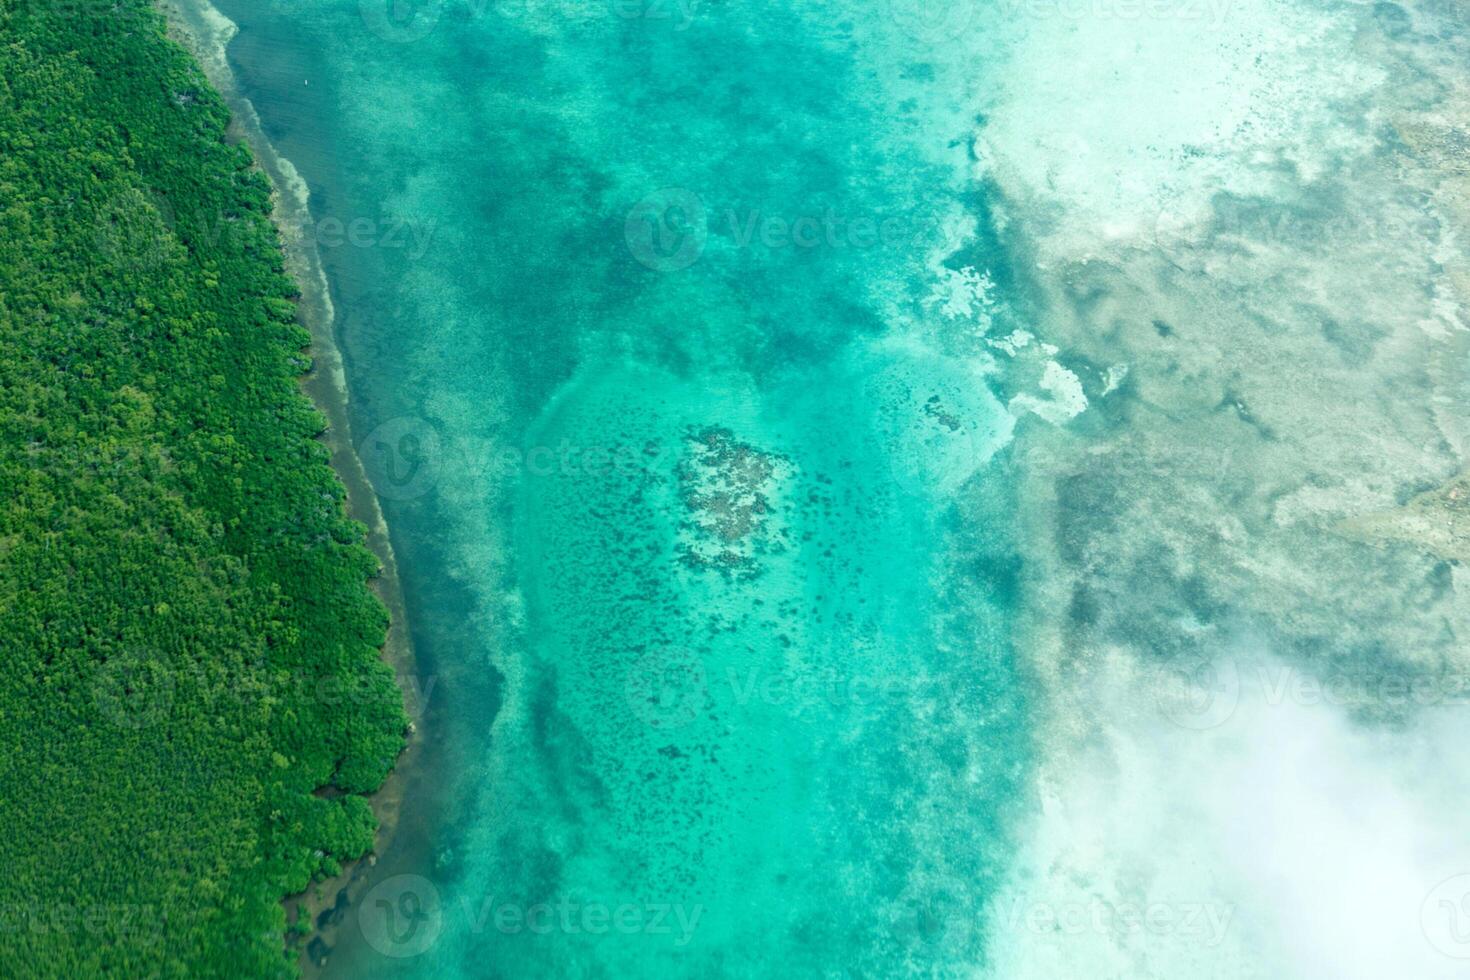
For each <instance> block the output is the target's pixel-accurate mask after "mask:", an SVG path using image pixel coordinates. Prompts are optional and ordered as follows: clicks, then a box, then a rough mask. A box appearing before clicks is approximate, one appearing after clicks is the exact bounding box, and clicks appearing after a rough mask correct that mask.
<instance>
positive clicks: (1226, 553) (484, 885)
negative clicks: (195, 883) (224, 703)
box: [219, 0, 1470, 980]
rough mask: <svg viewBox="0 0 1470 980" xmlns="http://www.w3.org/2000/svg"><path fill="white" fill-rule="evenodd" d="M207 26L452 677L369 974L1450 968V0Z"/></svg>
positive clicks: (334, 14) (1466, 291) (1454, 332)
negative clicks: (283, 190) (301, 265)
mask: <svg viewBox="0 0 1470 980" xmlns="http://www.w3.org/2000/svg"><path fill="white" fill-rule="evenodd" d="M219 7H220V9H221V10H222V11H223V13H224V14H226V15H227V16H228V17H229V18H230V19H231V20H233V21H235V22H236V23H237V24H238V25H239V34H238V36H237V37H236V39H235V40H234V42H233V44H232V46H231V48H230V56H231V60H232V64H233V67H234V68H235V71H236V73H237V75H238V77H239V80H240V83H241V87H242V89H243V91H244V92H245V94H246V95H247V96H249V97H250V99H251V100H252V101H253V103H254V104H255V106H256V108H257V109H258V110H259V113H260V117H261V119H262V121H263V124H264V126H265V129H266V130H267V132H268V134H269V136H270V138H271V139H272V141H273V142H274V143H275V144H276V145H277V146H278V147H279V148H280V150H281V151H282V152H283V153H284V155H285V156H286V157H288V158H289V159H290V160H292V161H294V163H295V165H296V167H297V168H298V169H299V171H300V173H301V175H302V176H303V178H304V179H305V181H306V182H307V184H308V185H309V187H310V190H311V194H312V208H313V212H314V213H315V215H316V216H317V223H316V227H315V228H314V229H312V233H313V235H314V238H315V240H316V242H317V245H318V247H319V249H320V251H321V253H322V257H323V261H324V263H325V266H326V269H327V271H328V273H329V276H330V280H331V285H332V294H333V299H334V302H335V304H336V312H337V317H336V329H337V334H338V338H339V342H340V346H341V348H342V351H343V355H344V360H345V364H346V370H347V381H348V387H349V393H350V395H351V402H352V419H353V439H354V442H355V443H356V444H357V445H358V447H359V453H360V455H361V457H362V458H363V461H364V463H365V465H366V467H367V469H368V470H369V472H370V475H371V476H372V478H373V480H374V484H375V486H376V488H377V490H378V493H379V496H380V497H381V498H382V501H383V506H384V509H385V512H386V514H387V517H388V521H389V524H390V526H391V531H392V537H393V542H394V546H395V550H396V552H397V555H398V558H399V561H400V565H401V575H402V579H403V583H404V590H405V595H406V600H407V603H408V607H409V627H410V629H411V632H412V636H413V640H414V644H415V647H416V650H417V654H418V658H419V670H420V677H419V685H418V692H417V693H418V694H419V697H418V698H416V701H417V704H416V705H415V707H416V712H415V714H416V719H417V723H418V726H419V732H420V744H421V750H420V754H419V755H418V756H417V757H416V761H415V763H414V766H413V768H412V770H410V771H409V772H408V773H407V775H406V783H405V786H406V801H405V805H404V807H403V813H402V819H401V822H400V826H399V828H398V831H397V833H396V835H395V836H394V837H393V840H392V843H391V844H390V845H388V846H387V847H385V848H384V849H383V851H382V852H381V853H380V854H379V855H378V856H377V858H378V860H377V864H376V865H375V866H374V867H373V869H372V870H371V872H370V873H369V874H368V875H367V876H366V878H365V879H363V881H362V882H361V883H360V887H358V886H354V889H353V890H351V891H350V892H349V894H348V896H347V899H346V901H345V905H344V908H343V914H344V916H345V918H344V920H343V924H342V927H341V928H340V929H338V930H337V931H336V932H335V933H333V943H334V946H333V948H332V949H331V951H330V958H329V960H328V962H327V965H326V967H325V970H324V973H325V975H327V976H339V977H378V976H384V977H388V976H394V977H397V976H435V977H438V976H450V977H453V976H473V977H522V976H526V977H542V976H546V977H552V976H555V977H563V976H567V977H603V976H607V977H625V976H626V977H665V976H667V977H747V976H749V977H765V976H785V975H790V976H796V977H807V976H822V977H870V976H871V977H888V976H895V977H897V976H926V977H928V976H933V977H942V976H991V977H1003V978H1006V980H1017V978H1032V977H1034V978H1037V980H1052V978H1056V977H1080V976H1096V977H1109V978H1114V977H1116V978H1120V980H1121V978H1133V977H1159V978H1169V980H1173V978H1178V977H1205V978H1211V977H1219V978H1229V980H1239V978H1255V977H1261V978H1265V977H1272V978H1275V977H1304V978H1314V977H1319V976H1332V977H1334V978H1339V977H1362V978H1364V980H1368V978H1374V980H1376V978H1379V977H1382V976H1390V975H1403V976H1416V977H1421V976H1422V977H1433V978H1438V977H1449V976H1454V975H1458V974H1457V973H1456V971H1457V970H1458V969H1459V968H1460V967H1461V966H1462V962H1461V960H1462V959H1463V958H1464V957H1465V956H1466V955H1470V944H1467V943H1466V942H1464V939H1463V937H1464V936H1470V930H1464V929H1457V928H1455V927H1456V926H1457V925H1459V924H1460V923H1459V922H1458V920H1453V921H1444V920H1443V917H1442V915H1441V913H1443V912H1444V911H1445V910H1446V909H1449V910H1451V911H1453V910H1454V909H1455V908H1456V907H1457V906H1456V902H1457V901H1458V900H1460V899H1465V902H1464V904H1463V905H1461V906H1458V907H1459V908H1463V909H1470V860H1467V858H1466V856H1465V849H1464V847H1463V841H1462V840H1460V839H1459V838H1460V837H1461V836H1462V835H1459V834H1458V833H1457V832H1456V830H1455V828H1456V827H1457V826H1458V822H1459V821H1458V818H1456V817H1453V816H1452V815H1453V814H1456V813H1459V812H1463V808H1464V807H1465V806H1467V805H1470V775H1467V771H1466V770H1465V769H1464V768H1463V767H1462V766H1457V765H1455V764H1454V763H1453V761H1451V762H1445V761H1444V758H1443V756H1444V754H1445V753H1444V752H1443V746H1444V745H1446V744H1460V743H1462V742H1463V739H1464V738H1465V737H1470V722H1467V720H1466V719H1467V716H1466V715H1465V713H1464V712H1463V711H1459V712H1455V711H1446V710H1443V708H1444V707H1445V706H1446V704H1447V703H1449V702H1453V703H1461V702H1460V701H1459V700H1456V699H1453V698H1451V697H1449V695H1450V694H1451V693H1452V692H1454V691H1458V690H1460V688H1461V687H1462V686H1463V685H1458V682H1457V680H1456V679H1457V678H1463V677H1465V676H1470V657H1467V656H1466V654H1465V653H1464V651H1465V650H1467V649H1470V645H1467V644H1465V643H1464V642H1463V640H1462V638H1463V636H1464V635H1465V634H1466V633H1467V631H1470V626H1467V624H1470V605H1467V602H1466V600H1465V599H1464V598H1462V593H1467V592H1470V587H1467V586H1466V585H1465V584H1464V581H1463V578H1464V572H1463V565H1462V563H1463V561H1464V560H1465V559H1467V558H1470V546H1467V545H1466V544H1465V543H1464V536H1463V533H1462V532H1461V531H1460V530H1458V527H1459V524H1458V521H1459V517H1458V514H1459V512H1460V509H1461V507H1462V504H1460V503H1459V501H1461V500H1462V499H1464V496H1465V494H1467V493H1470V484H1467V483H1466V482H1465V478H1464V476H1463V473H1464V471H1465V469H1466V466H1465V453H1466V451H1467V450H1470V427H1467V425H1466V422H1467V421H1470V419H1467V417H1466V416H1467V413H1466V412H1465V411H1464V409H1463V406H1464V404H1466V401H1465V398H1466V394H1467V391H1470V384H1467V381H1466V375H1465V366H1466V364H1467V363H1470V340H1467V338H1470V303H1467V302H1466V300H1465V299H1464V298H1462V297H1464V296H1466V295H1470V263H1467V261H1466V255H1465V252H1464V247H1463V245H1461V244H1460V243H1461V242H1463V241H1467V240H1470V238H1467V237H1466V236H1465V234H1464V232H1463V226H1464V225H1465V224H1466V221H1467V219H1470V178H1467V176H1466V174H1467V171H1466V168H1465V165H1464V159H1465V153H1466V147H1467V146H1470V142H1467V140H1470V137H1467V135H1466V134H1467V133H1470V115H1467V113H1466V109H1465V107H1466V106H1470V80H1467V79H1466V77H1465V71H1464V66H1465V65H1466V64H1470V42H1467V32H1466V30H1465V28H1466V23H1465V21H1466V18H1465V15H1464V13H1463V11H1462V10H1461V9H1460V8H1459V7H1457V6H1456V5H1453V4H1442V3H1438V2H1433V0H1430V2H1424V3H1405V4H1402V5H1399V4H1393V3H1378V4H1373V5H1364V4H1357V3H1337V2H1332V0H1233V2H1231V3H1210V2H1206V0H1174V2H1161V3H1154V4H1146V5H1142V6H1141V8H1140V7H1135V6H1134V5H1130V4H1126V3H1123V2H1121V0H1085V2H1075V3H1061V4H1052V3H1047V2H1041V0H1035V2H1022V0H996V2H994V3H980V4H973V5H966V4H954V5H946V6H940V7H929V6H925V5H922V4H911V3H908V2H906V0H887V2H873V3H855V2H839V0H826V2H791V3H776V2H765V0H753V2H747V3H733V2H728V0H725V2H714V0H706V2H702V3H698V4H690V3H683V4H680V3H677V2H674V0H668V2H663V0H641V2H633V0H628V2H626V3H625V2H622V0H617V2H614V0H581V2H575V3H573V2H570V0H568V2H565V3H548V2H538V0H516V2H509V0H507V2H504V3H494V2H491V0H419V2H417V3H414V2H408V0H404V2H395V3H392V4H389V3H388V2H387V0H296V2H289V3H288V2H286V0H220V3H219ZM1390 682H1392V683H1390ZM1409 682H1413V683H1416V684H1425V683H1427V684H1428V685H1429V693H1430V694H1433V693H1434V692H1436V691H1437V692H1439V694H1441V695H1444V696H1442V697H1439V698H1434V697H1430V698H1427V699H1426V698H1419V699H1417V700H1415V701H1413V702H1412V703H1406V702H1404V701H1403V700H1401V699H1400V700H1395V699H1394V697H1393V696H1391V694H1390V693H1389V689H1390V687H1392V686H1394V685H1397V684H1400V683H1409ZM1324 687H1325V688H1326V689H1328V690H1329V691H1330V692H1337V693H1331V694H1329V695H1327V696H1324V695H1323V694H1322V691H1323V688H1324ZM1343 691H1346V692H1347V693H1346V694H1342V692H1343ZM1367 800H1371V801H1374V802H1373V805H1371V806H1367V805H1365V804H1364V802H1363V801H1367ZM1467 922H1470V918H1467ZM317 952H318V953H320V952H322V951H321V950H318V951H317Z"/></svg>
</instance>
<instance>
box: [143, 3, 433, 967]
mask: <svg viewBox="0 0 1470 980" xmlns="http://www.w3.org/2000/svg"><path fill="white" fill-rule="evenodd" d="M157 3H158V7H159V9H160V10H161V11H162V12H163V13H164V15H165V16H166V17H167V18H168V23H169V33H170V35H171V36H172V37H173V38H174V40H176V41H178V42H179V43H180V44H182V45H183V46H184V47H185V48H186V49H187V50H188V51H189V53H190V54H191V55H193V57H194V60H195V62H196V63H197V64H198V65H199V67H200V68H201V69H202V70H203V72H204V74H205V77H206V78H208V80H209V83H210V84H211V85H212V86H213V87H214V89H215V90H216V91H217V92H219V94H220V96H221V97H222V98H223V99H224V101H225V104H226V105H227V106H228V107H229V109H230V114H231V122H230V129H231V132H232V135H233V136H235V137H237V138H240V139H242V140H244V142H245V143H246V144H247V145H248V146H249V147H250V150H251V152H252V154H254V157H255V162H256V164H257V166H259V167H260V169H261V170H263V171H264V172H265V174H266V176H267V177H269V178H270V182H271V186H272V188H273V191H272V198H273V202H274V211H273V218H274V221H275V223H276V226H277V228H278V229H279V230H280V233H281V239H282V244H283V246H284V250H285V256H286V269H287V272H288V273H289V274H290V275H291V276H292V277H293V278H294V279H295V280H296V282H297V283H298V284H299V285H300V287H301V301H300V304H299V309H300V316H301V321H302V323H303V324H304V325H305V326H306V328H307V329H308V330H309V331H310V333H311V341H312V346H311V355H312V359H313V367H312V370H311V373H310V374H308V375H307V376H306V377H305V378H304V379H303V381H302V388H303V389H304V390H305V392H306V394H307V395H308V396H309V397H310V398H311V400H312V402H313V403H314V404H315V405H316V408H317V410H318V411H320V412H321V413H322V414H323V415H325V416H326V418H327V422H328V428H327V431H326V432H325V433H324V434H323V435H322V437H321V439H322V442H323V443H324V444H325V445H326V447H327V449H328V450H329V452H330V453H331V464H332V468H333V469H334V470H335V471H336V473H337V476H338V478H339V479H340V480H341V481H342V483H343V484H344V485H345V486H346V488H347V501H346V508H347V513H348V515H349V516H350V517H352V518H353V519H355V520H357V521H359V522H361V523H362V524H364V525H365V526H366V527H367V530H368V535H367V545H368V547H369V548H370V549H371V550H372V552H373V554H374V555H376V556H377V558H378V562H379V565H380V566H381V572H380V574H379V576H378V578H376V579H374V580H373V581H372V582H371V583H370V584H371V586H372V588H373V591H374V592H376V593H377V595H378V597H379V598H380V599H381V600H382V602H383V604H384V605H386V606H387V607H388V612H389V616H390V618H391V623H390V626H389V629H388V635H387V640H386V642H385V644H384V647H383V658H384V660H385V661H386V662H387V663H388V665H389V666H391V667H392V668H393V672H394V674H395V676H396V677H397V678H398V680H399V688H400V690H402V691H404V692H405V694H407V692H409V691H413V690H417V687H416V686H415V684H414V683H412V682H413V681H415V679H416V669H417V665H416V661H415V658H414V652H413V647H412V644H411V642H410V638H409V630H408V618H407V615H406V610H405V607H404V602H403V593H402V588H401V586H400V582H399V578H398V569H397V563H396V559H395V557H394V554H393V545H392V542H391V540H390V538H389V535H388V526H387V523H386V521H385V520H384V518H383V513H382V510H381V508H380V507H379V506H378V498H377V495H376V494H375V493H374V491H373V487H372V484H371V482H370V481H369V480H368V476H367V473H366V471H365V470H364V468H363V465H362V461H361V460H360V459H359V458H358V455H357V451H356V449H355V447H354V445H353V441H352V436H351V426H350V424H349V415H348V403H349V394H348V390H347V378H346V372H345V370H344V367H343V363H342V355H341V351H340V350H339V349H338V347H337V342H336V335H335V332H334V325H335V319H336V310H335V309H334V307H333V304H332V299H331V291H330V287H329V284H328V281H327V275H326V271H325V269H324V268H323V265H322V260H321V255H320V253H319V252H318V251H317V248H316V245H315V243H314V241H313V240H312V239H311V238H310V236H308V235H306V234H304V230H305V229H308V228H310V227H311V226H312V216H311V207H310V192H309V190H308V188H307V185H306V181H305V180H304V179H302V177H301V175H300V174H299V173H298V172H297V170H296V168H295V166H293V165H292V163H291V161H290V160H288V159H286V158H285V157H283V156H282V155H281V154H280V153H279V152H277V150H276V148H275V146H274V145H273V144H272V143H271V142H270V140H269V139H267V138H266V135H265V132H264V130H263V128H262V127H261V124H260V117H259V116H258V115H257V114H256V111H255V107H254V106H253V105H252V104H251V102H250V100H249V99H247V98H246V97H245V96H244V95H243V94H242V93H241V92H240V90H239V86H238V84H237V82H236V79H235V76H234V73H233V71H232V70H231V69H230V65H229V61H228V59H227V57H226V48H227V46H228V45H229V43H230V41H231V39H232V38H234V36H235V33H236V30H237V28H236V26H235V24H234V22H233V21H231V20H229V18H227V17H225V16H224V14H222V13H220V12H219V11H218V10H216V9H215V8H214V7H213V6H212V5H211V4H210V3H209V0H157ZM421 708H422V705H416V704H412V703H406V704H405V709H406V710H407V711H408V713H409V716H410V718H411V719H413V720H414V721H417V717H416V714H417V712H418V711H419V710H421ZM418 741H419V740H418V735H417V732H416V731H415V728H414V726H413V725H411V726H410V730H409V735H408V745H407V747H406V748H405V749H404V751H403V754H402V755H400V756H399V758H398V761H397V763H396V765H395V766H394V768H393V771H392V772H391V773H390V774H389V776H388V779H387V780H386V781H385V782H384V783H383V785H382V787H380V788H379V789H378V791H377V792H376V793H374V794H372V796H371V797H369V802H370V803H371V804H372V808H373V812H374V814H375V815H376V816H377V818H378V830H377V836H376V839H375V842H374V854H379V853H382V852H383V851H384V849H385V848H386V847H387V845H388V844H389V842H390V841H391V840H392V838H393V835H394V832H395V831H396V829H397V825H398V815H399V811H400V808H401V806H402V803H403V795H404V785H405V781H406V780H405V774H406V773H407V772H408V770H409V769H410V768H411V765H412V762H413V760H414V757H415V756H416V754H417V752H416V750H417V748H418ZM375 860H376V858H375V856H374V855H372V854H370V855H369V856H368V857H367V858H366V859H364V860H361V861H352V862H344V864H343V867H342V873H341V875H339V876H337V877H336V878H332V879H327V880H325V881H320V882H316V883H314V884H313V885H312V886H311V887H310V888H308V889H307V891H306V892H304V893H303V894H301V895H296V896H291V897H289V898H287V899H286V906H287V917H288V921H296V920H297V919H298V918H299V917H300V916H306V917H308V919H309V920H310V921H311V922H312V923H313V925H312V931H311V933H310V934H309V935H310V937H311V938H312V939H315V938H320V939H321V940H322V942H323V943H325V944H326V948H330V947H334V946H335V945H336V942H335V934H336V930H337V928H338V927H339V925H340V923H341V921H342V915H341V914H340V910H341V909H342V908H344V907H346V906H347V905H348V904H355V899H356V898H357V895H356V893H357V892H358V891H360V890H361V884H360V883H361V880H362V879H363V877H364V876H365V874H366V872H367V871H368V869H369V868H370V867H371V865H372V864H373V863H374V862H375ZM334 910H335V911H334ZM313 945H315V944H314V943H311V942H310V941H309V942H308V943H307V944H303V945H302V947H301V953H302V956H301V967H302V970H303V972H304V974H305V975H307V976H312V975H315V974H316V973H317V972H318V964H317V962H316V960H317V953H316V952H313V955H306V954H307V953H308V952H309V951H312V946H313ZM319 950H320V947H318V951H319Z"/></svg>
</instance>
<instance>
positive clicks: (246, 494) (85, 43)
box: [0, 0, 405, 977]
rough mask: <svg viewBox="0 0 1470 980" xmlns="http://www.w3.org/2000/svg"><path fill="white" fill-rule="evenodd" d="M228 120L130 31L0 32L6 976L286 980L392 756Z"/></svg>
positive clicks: (174, 51)
mask: <svg viewBox="0 0 1470 980" xmlns="http://www.w3.org/2000/svg"><path fill="white" fill-rule="evenodd" d="M227 120H228V116H227V112H226V110H225V108H224V107H223V105H222V103H221V101H220V99H219V98H218V97H217V96H216V95H215V94H214V93H213V92H212V91H211V90H210V88H209V86H208V84H207V83H206V82H205V80H204V79H203V77H202V75H201V74H200V72H199V71H198V70H197V68H196V67H195V66H194V65H193V64H192V62H191V61H190V59H189V58H188V56H187V55H186V54H185V53H184V52H183V51H182V49H180V48H179V47H178V46H176V45H175V44H173V43H172V42H171V41H169V40H167V39H166V38H165V36H164V33H163V28H162V23H161V19H160V18H159V17H158V16H157V15H156V14H155V13H154V12H153V11H152V10H151V9H150V7H149V4H148V3H147V0H106V2H102V0H95V2H93V0H86V2H71V3H68V2H66V0H62V2H59V3H58V2H55V0H0V453H3V455H0V813H3V814H4V816H5V828H4V833H0V867H3V868H4V869H5V873H4V874H3V875H0V975H6V976H36V975H54V976H67V977H77V976H89V975H95V974H97V973H101V972H104V971H108V972H116V973H124V974H126V975H130V976H156V975H162V976H183V975H186V974H187V975H193V976H200V975H206V976H215V975H222V974H228V975H233V976H241V975H251V976H273V975H290V974H291V973H293V972H294V969H295V968H294V966H293V964H292V962H291V958H290V957H288V956H287V955H286V953H285V952H284V944H283V933H284V930H285V927H286V924H285V918H284V913H283V910H282V906H281V898H282V896H283V895H286V894H288V893H291V892H293V891H299V890H301V889H303V888H305V887H306V886H307V885H308V883H309V882H310V881H311V879H312V878H313V877H314V876H317V875H321V874H325V873H331V872H332V871H333V870H334V869H335V868H336V862H337V861H338V860H340V859H346V858H351V857H356V856H358V855H361V854H362V853H364V852H365V851H366V850H367V849H368V848H369V847H370V846H371V843H372V833H373V827H374V821H373V816H372V813H371V811H370V809H369V807H368V805H367V802H366V801H365V800H364V798H363V796H362V795H361V794H363V793H366V792H369V791H371V790H373V789H374V788H375V787H377V786H378V785H379V784H380V783H381V781H382V779H383V778H384V776H385V775H386V773H387V772H388V770H389V769H390V767H391V766H392V764H393V761H394V759H395V757H396V756H397V754H398V752H399V751H400V749H401V747H402V745H403V733H404V729H405V718H404V715H403V712H402V702H401V697H400V695H399V692H398V691H397V689H396V687H395V685H394V682H393V676H392V672H391V671H390V670H389V669H388V667H387V666H386V665H384V664H383V663H382V662H381V659H380V656H379V648H380V646H381V644H382V642H383V638H384V630H385V628H386V624H387V617H386V613H385V611H384V609H383V607H382V605H381V604H380V603H379V602H377V600H376V599H375V598H374V597H373V596H372V594H371V592H370V590H369V589H368V588H367V585H366V579H367V578H368V577H369V576H371V575H372V574H374V572H375V571H376V561H375V559H374V557H373V556H372V554H371V553H370V552H369V551H367V550H366V548H364V547H363V545H362V541H363V529H362V528H361V526H360V525H357V524H355V523H353V522H352V521H350V520H348V519H347V518H346V517H345V516H344V512H343V507H342V498H343V490H342V487H341V485H340V483H339V482H338V480H337V479H336V477H335V475H334V474H333V472H332V471H331V470H330V468H329V467H328V465H327V460H326V455H327V454H326V451H325V449H324V448H323V447H322V446H321V445H320V444H319V443H318V442H317V441H316V440H315V437H316V436H317V435H318V434H319V433H320V432H321V430H322V427H323V425H324V422H323V419H322V417H321V416H320V415H319V414H318V413H317V412H316V411H315V410H314V409H313V408H312V406H311V405H310V403H309V402H308V401H307V400H306V398H305V396H303V395H302V393H301V391H300V388H299V384H298V377H299V374H300V372H301V371H302V369H303V368H304V367H305V366H306V363H307V362H306V360H305V358H304V355H303V353H302V352H303V349H304V348H305V346H306V344H307V340H308V336H307V334H306V332H305V331H304V330H303V329H302V328H301V327H300V326H299V325H298V323H297V322H296V311H295V305H294V303H293V301H292V300H293V296H294V294H295V292H296V287H295V286H294V284H293V283H292V282H291V280H290V279H289V278H288V277H287V276H286V274H285V272H284V267H283V261H282V253H281V250H280V245H279V241H278V238H277V235H276V232H275V229H274V228H273V226H272V225H271V223H270V220H269V212H270V207H271V199H270V188H269V186H268V184H267V181H266V179H265V178H264V177H263V176H262V175H261V173H260V172H259V171H258V170H256V169H254V168H253V166H252V162H251V157H250V154H249V153H248V152H247V150H246V149H245V148H244V147H243V146H239V145H233V144H232V143H231V142H229V141H228V140H227V139H226V138H225V128H226V123H227Z"/></svg>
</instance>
